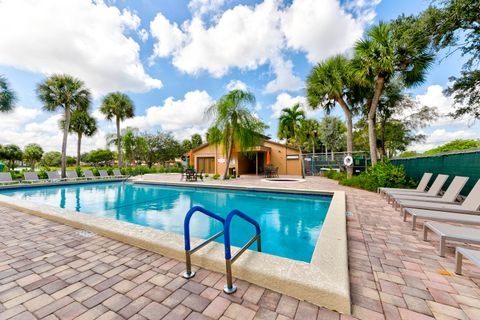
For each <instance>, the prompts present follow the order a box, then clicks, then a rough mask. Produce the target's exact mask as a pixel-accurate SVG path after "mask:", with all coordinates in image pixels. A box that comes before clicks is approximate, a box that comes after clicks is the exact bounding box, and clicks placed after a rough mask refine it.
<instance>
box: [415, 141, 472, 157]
mask: <svg viewBox="0 0 480 320" xmlns="http://www.w3.org/2000/svg"><path fill="white" fill-rule="evenodd" d="M473 148H480V140H453V141H451V142H448V143H446V144H444V145H441V146H439V147H436V148H433V149H430V150H428V151H425V152H424V153H423V154H425V155H432V154H437V153H443V152H449V151H460V150H466V149H473Z"/></svg>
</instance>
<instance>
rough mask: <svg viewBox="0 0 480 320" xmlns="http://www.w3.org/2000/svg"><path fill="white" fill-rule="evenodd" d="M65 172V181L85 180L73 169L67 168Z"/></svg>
mask: <svg viewBox="0 0 480 320" xmlns="http://www.w3.org/2000/svg"><path fill="white" fill-rule="evenodd" d="M66 174H67V179H66V180H67V181H71V180H73V181H75V180H86V178H85V177H79V176H78V174H77V171H75V170H67V172H66Z"/></svg>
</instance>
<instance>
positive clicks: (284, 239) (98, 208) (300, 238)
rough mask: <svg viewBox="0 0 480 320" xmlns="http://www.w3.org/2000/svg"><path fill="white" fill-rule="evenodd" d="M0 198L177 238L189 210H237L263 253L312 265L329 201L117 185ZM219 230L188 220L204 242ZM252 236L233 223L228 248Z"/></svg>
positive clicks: (211, 223) (17, 192)
mask: <svg viewBox="0 0 480 320" xmlns="http://www.w3.org/2000/svg"><path fill="white" fill-rule="evenodd" d="M0 194H4V195H8V196H12V197H14V198H16V199H25V200H28V201H32V202H37V203H43V204H49V205H53V206H57V207H61V208H66V209H69V210H73V211H78V212H82V213H85V214H92V215H95V216H101V217H109V218H113V219H118V220H122V221H127V222H131V223H135V224H138V225H142V226H148V227H152V228H156V229H160V230H165V231H171V232H175V233H179V234H183V219H184V217H185V214H186V212H187V211H188V210H189V209H190V208H191V207H192V206H197V205H198V206H202V207H205V208H206V209H208V210H210V211H213V212H215V213H217V214H219V215H221V216H223V217H225V216H226V215H227V214H228V212H230V211H231V210H233V209H239V210H240V211H242V212H244V213H246V214H248V215H249V216H251V217H252V218H253V219H255V220H256V221H257V222H258V223H259V224H260V228H261V230H262V250H263V252H266V253H270V254H273V255H277V256H281V257H285V258H290V259H295V260H301V261H306V262H310V260H311V257H312V254H313V250H314V248H315V244H316V242H317V239H318V236H319V234H320V229H321V228H322V225H323V221H324V219H325V215H326V213H327V210H328V207H329V205H330V201H331V197H328V196H312V195H295V194H281V193H268V192H256V191H233V190H224V189H209V188H194V187H172V186H153V185H146V184H128V183H119V182H112V183H90V184H77V185H65V186H50V187H35V188H21V189H12V190H1V191H0ZM219 230H221V224H220V223H219V222H217V221H215V220H212V219H209V218H207V217H206V216H203V215H201V214H198V213H197V214H195V215H194V216H193V218H192V220H191V235H192V236H195V237H198V238H203V239H206V238H208V237H209V236H211V235H213V234H215V233H216V232H218V231H219ZM254 232H255V230H254V228H253V226H251V225H250V224H248V223H247V222H245V221H243V220H241V219H237V218H236V219H234V222H233V223H232V232H231V239H232V244H233V245H235V246H239V247H240V246H243V244H245V243H246V242H247V241H248V240H249V239H250V237H251V236H252V235H253V234H254ZM219 241H223V237H221V238H220V239H219ZM253 248H256V247H255V245H254V246H253Z"/></svg>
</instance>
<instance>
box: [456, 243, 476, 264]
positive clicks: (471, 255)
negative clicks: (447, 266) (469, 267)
mask: <svg viewBox="0 0 480 320" xmlns="http://www.w3.org/2000/svg"><path fill="white" fill-rule="evenodd" d="M457 252H459V253H461V254H462V256H464V257H465V258H467V259H468V260H470V261H471V262H472V263H473V264H475V265H477V266H479V267H480V251H478V250H472V249H467V248H459V247H457Z"/></svg>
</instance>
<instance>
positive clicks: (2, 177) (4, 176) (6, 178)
mask: <svg viewBox="0 0 480 320" xmlns="http://www.w3.org/2000/svg"><path fill="white" fill-rule="evenodd" d="M0 183H3V184H7V183H18V181H14V180H12V175H11V174H10V172H0Z"/></svg>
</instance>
